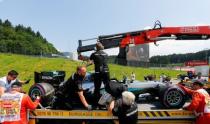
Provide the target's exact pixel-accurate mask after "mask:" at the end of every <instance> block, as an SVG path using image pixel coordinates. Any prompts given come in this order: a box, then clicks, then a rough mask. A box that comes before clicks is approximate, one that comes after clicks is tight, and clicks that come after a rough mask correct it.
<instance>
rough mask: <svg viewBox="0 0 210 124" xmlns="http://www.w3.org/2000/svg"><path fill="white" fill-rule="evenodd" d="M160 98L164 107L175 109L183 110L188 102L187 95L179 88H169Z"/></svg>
mask: <svg viewBox="0 0 210 124" xmlns="http://www.w3.org/2000/svg"><path fill="white" fill-rule="evenodd" d="M160 98H161V99H160V100H161V102H162V103H163V105H164V107H166V108H173V109H175V108H176V109H179V108H181V107H182V106H183V105H184V104H185V101H186V98H185V93H184V92H183V91H182V90H181V89H180V88H178V87H169V88H167V89H166V90H165V91H164V92H163V95H162V97H160Z"/></svg>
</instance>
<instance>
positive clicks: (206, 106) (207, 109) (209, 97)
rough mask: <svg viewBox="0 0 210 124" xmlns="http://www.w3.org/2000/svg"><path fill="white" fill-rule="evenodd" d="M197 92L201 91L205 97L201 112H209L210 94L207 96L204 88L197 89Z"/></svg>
mask: <svg viewBox="0 0 210 124" xmlns="http://www.w3.org/2000/svg"><path fill="white" fill-rule="evenodd" d="M197 92H198V93H201V94H202V95H204V97H205V103H206V104H205V107H204V110H203V113H210V96H209V94H208V92H207V91H206V90H204V89H199V90H197Z"/></svg>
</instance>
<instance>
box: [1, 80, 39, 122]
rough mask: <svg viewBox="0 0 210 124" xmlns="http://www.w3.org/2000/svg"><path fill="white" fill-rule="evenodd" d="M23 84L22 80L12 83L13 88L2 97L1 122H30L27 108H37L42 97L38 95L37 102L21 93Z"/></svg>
mask: <svg viewBox="0 0 210 124" xmlns="http://www.w3.org/2000/svg"><path fill="white" fill-rule="evenodd" d="M21 86H22V84H21V83H20V82H14V83H13V84H12V85H11V90H10V91H9V92H6V93H4V94H3V95H2V96H1V97H0V102H1V108H0V110H1V113H0V123H2V124H28V120H27V119H28V117H27V115H28V113H27V110H28V109H30V110H34V109H36V107H37V106H38V104H39V101H40V97H36V100H35V102H33V101H32V100H31V98H30V97H29V96H28V95H27V94H23V93H20V91H21V89H22V88H21ZM6 111H7V112H6ZM4 112H5V113H4Z"/></svg>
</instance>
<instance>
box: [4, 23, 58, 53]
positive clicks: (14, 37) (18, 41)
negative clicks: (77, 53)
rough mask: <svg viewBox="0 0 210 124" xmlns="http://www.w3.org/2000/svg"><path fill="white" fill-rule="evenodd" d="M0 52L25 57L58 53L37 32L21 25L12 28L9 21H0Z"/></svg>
mask: <svg viewBox="0 0 210 124" xmlns="http://www.w3.org/2000/svg"><path fill="white" fill-rule="evenodd" d="M0 52H3V53H16V54H25V55H41V54H51V53H58V51H57V50H56V48H55V47H54V46H53V45H52V44H51V43H49V42H48V41H47V39H45V38H44V37H43V36H42V35H41V34H40V32H39V31H37V32H34V31H33V30H32V29H31V27H24V26H23V25H17V26H13V25H12V23H11V22H10V21H9V20H5V21H4V22H3V21H2V20H1V19H0Z"/></svg>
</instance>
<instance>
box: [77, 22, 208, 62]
mask: <svg viewBox="0 0 210 124" xmlns="http://www.w3.org/2000/svg"><path fill="white" fill-rule="evenodd" d="M209 38H210V26H186V27H162V26H161V24H160V22H159V21H157V22H156V23H155V26H154V28H153V29H148V30H141V31H133V32H126V33H119V34H113V35H103V36H99V37H98V38H95V39H97V42H101V43H102V44H103V45H104V48H105V49H109V48H114V47H120V53H119V55H118V57H119V58H123V59H126V55H125V53H126V49H125V48H126V47H127V46H128V45H129V44H134V45H140V44H145V43H154V44H156V42H157V41H161V40H167V39H174V40H207V39H209ZM83 41H86V40H79V47H78V49H77V51H78V53H81V52H86V51H91V50H94V47H95V44H91V45H85V46H83V45H82V42H83Z"/></svg>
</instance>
